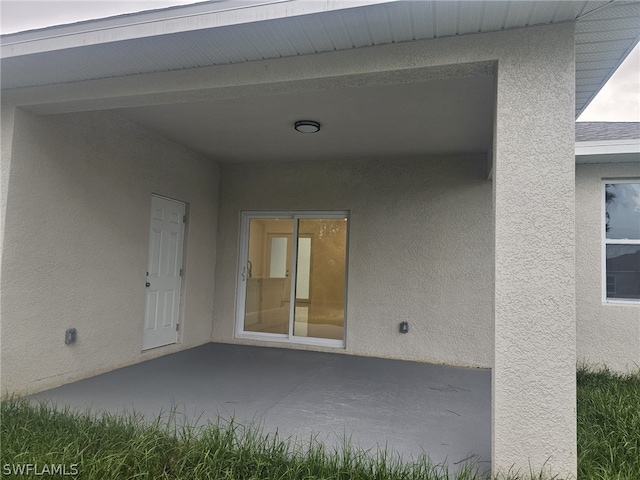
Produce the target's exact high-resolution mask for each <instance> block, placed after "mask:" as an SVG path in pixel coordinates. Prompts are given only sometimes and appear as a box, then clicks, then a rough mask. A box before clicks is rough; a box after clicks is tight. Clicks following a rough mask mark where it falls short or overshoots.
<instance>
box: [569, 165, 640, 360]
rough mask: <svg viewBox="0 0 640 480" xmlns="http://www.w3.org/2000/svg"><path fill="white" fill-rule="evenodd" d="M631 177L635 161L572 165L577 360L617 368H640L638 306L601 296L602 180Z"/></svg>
mask: <svg viewBox="0 0 640 480" xmlns="http://www.w3.org/2000/svg"><path fill="white" fill-rule="evenodd" d="M631 178H636V179H640V163H627V164H595V165H578V166H577V167H576V204H577V205H578V208H577V211H576V312H577V317H578V337H577V338H578V342H577V343H578V360H579V361H580V362H585V363H587V364H589V365H606V366H607V367H609V368H611V369H613V370H617V371H620V372H627V371H637V369H638V368H639V367H640V305H629V304H626V305H624V304H615V303H603V301H602V215H603V212H602V196H603V187H602V180H603V179H631Z"/></svg>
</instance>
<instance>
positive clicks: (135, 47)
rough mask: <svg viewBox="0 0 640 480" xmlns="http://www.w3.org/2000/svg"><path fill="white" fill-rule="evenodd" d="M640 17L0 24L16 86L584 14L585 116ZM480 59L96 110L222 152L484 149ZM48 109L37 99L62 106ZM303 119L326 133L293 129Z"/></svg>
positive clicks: (461, 12)
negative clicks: (468, 68) (449, 66)
mask: <svg viewBox="0 0 640 480" xmlns="http://www.w3.org/2000/svg"><path fill="white" fill-rule="evenodd" d="M639 17H640V1H634V2H625V1H615V2H611V1H591V2H589V1H574V2H538V1H501V2H490V1H489V2H487V1H466V2H457V1H450V2H442V1H384V0H369V1H364V0H361V1H355V2H350V1H344V2H329V1H326V2H325V1H306V0H280V1H230V0H222V1H214V2H203V3H199V4H196V5H190V6H181V7H173V8H169V9H164V10H157V11H149V12H142V13H136V14H131V15H122V16H118V17H112V18H107V19H100V20H93V21H88V22H80V23H77V24H71V25H63V26H57V27H50V28H46V29H40V30H33V31H29V32H22V33H16V34H10V35H5V36H3V37H2V47H1V52H2V60H1V61H2V65H1V67H2V68H1V70H0V71H1V75H2V88H3V89H16V88H19V87H37V86H46V85H55V84H60V83H68V82H81V81H85V80H99V79H107V78H112V77H126V76H133V75H137V74H144V73H150V72H165V71H178V70H186V69H194V68H197V67H206V66H216V65H227V64H238V63H245V62H251V61H259V60H265V59H276V58H284V57H294V56H301V55H313V54H316V53H322V52H330V51H340V50H350V49H356V48H363V47H370V46H375V45H384V44H389V43H400V42H410V41H413V40H420V39H434V38H440V37H449V36H456V35H467V34H475V33H483V32H492V31H499V30H506V29H513V28H522V27H526V26H531V25H539V24H554V23H562V22H573V21H577V27H576V28H577V33H576V68H577V70H576V100H577V105H576V112H577V114H578V113H579V112H580V111H581V110H582V109H583V108H584V107H585V106H586V104H587V103H588V102H589V101H590V100H591V98H592V97H593V96H594V95H595V94H596V93H597V91H598V90H599V89H600V88H601V86H602V85H603V84H604V82H605V81H606V80H607V79H608V77H609V76H610V75H611V74H612V73H613V71H614V70H615V68H617V66H618V65H619V64H620V63H621V62H622V60H623V59H624V57H625V56H626V55H627V54H628V52H629V51H630V50H631V49H632V48H633V46H634V45H635V43H637V39H638V33H639V29H638V18H639ZM480 70H481V73H480V74H478V73H477V72H475V74H473V75H471V74H468V72H467V74H463V75H457V74H454V75H445V77H442V76H441V75H433V76H432V77H433V79H431V80H428V81H423V82H415V83H404V84H393V85H391V84H390V85H385V84H382V85H377V84H374V85H370V86H361V85H360V86H358V88H346V87H344V86H342V87H341V88H319V89H315V90H308V91H297V92H280V93H278V94H270V95H263V96H260V95H255V96H252V97H250V98H248V97H247V98H233V99H206V98H198V99H197V101H195V100H193V99H192V100H189V102H190V103H184V101H182V102H181V101H162V102H160V103H162V104H158V105H153V104H145V103H143V104H135V103H133V104H131V106H130V107H129V108H121V107H122V106H123V105H110V106H109V107H102V108H109V109H114V108H115V109H116V110H115V111H116V112H118V113H119V114H121V115H123V116H125V117H127V118H128V119H130V120H132V121H134V122H136V123H138V124H140V125H143V126H145V127H146V128H149V129H151V130H153V131H156V132H158V133H160V134H161V135H163V136H165V137H167V138H169V139H171V140H174V141H176V142H178V143H180V144H182V145H184V146H186V147H187V148H190V149H192V150H194V151H197V152H199V153H201V154H203V155H205V156H207V157H209V158H212V159H214V160H216V161H217V162H219V163H234V162H246V161H261V160H266V161H273V160H284V161H287V160H300V159H304V160H318V159H328V158H331V159H339V158H375V157H380V156H386V157H389V156H394V157H398V156H412V155H424V154H425V153H428V154H453V153H486V152H489V151H490V150H491V142H492V130H491V125H492V124H493V107H492V105H493V103H494V73H495V72H494V71H492V69H491V68H489V67H487V68H484V70H482V69H480ZM432 77H431V76H430V77H429V78H432ZM443 78H446V80H444V79H443ZM125 105H126V104H125ZM134 105H135V106H134ZM42 107H44V110H42ZM47 108H50V107H49V106H37V105H33V106H32V110H33V111H34V112H37V113H61V112H59V111H52V110H49V111H47V110H46V109H47ZM52 108H56V107H55V105H54V106H53V107H52ZM39 109H40V110H39ZM96 109H100V108H97V107H96ZM69 111H71V110H69ZM300 119H310V120H317V121H319V122H320V123H321V124H322V129H321V131H320V133H319V134H316V135H301V134H299V133H297V132H295V131H294V129H293V123H294V121H296V120H300Z"/></svg>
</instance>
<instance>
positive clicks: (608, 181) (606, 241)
mask: <svg viewBox="0 0 640 480" xmlns="http://www.w3.org/2000/svg"><path fill="white" fill-rule="evenodd" d="M621 183H640V178H604V179H602V188H601V189H600V200H601V205H602V212H601V214H600V217H601V226H600V231H601V236H602V242H601V244H602V254H601V257H602V268H601V270H602V282H601V283H602V303H605V304H626V305H640V300H636V299H631V298H608V297H607V245H640V239H626V238H607V231H606V228H607V218H606V213H607V202H606V193H605V192H606V188H607V185H612V184H621Z"/></svg>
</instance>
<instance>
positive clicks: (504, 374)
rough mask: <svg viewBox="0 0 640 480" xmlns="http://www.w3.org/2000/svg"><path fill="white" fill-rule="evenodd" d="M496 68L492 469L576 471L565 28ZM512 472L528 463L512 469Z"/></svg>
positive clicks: (531, 41) (569, 68)
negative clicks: (512, 465)
mask: <svg viewBox="0 0 640 480" xmlns="http://www.w3.org/2000/svg"><path fill="white" fill-rule="evenodd" d="M532 33H533V32H528V31H525V32H523V34H522V36H521V38H520V41H519V42H517V43H514V44H512V45H511V51H510V53H509V55H505V56H504V57H503V58H501V59H500V61H499V67H498V82H497V104H496V111H497V113H496V126H495V132H494V135H495V144H494V152H495V156H494V165H493V175H494V176H493V178H494V182H493V185H494V224H495V352H494V354H495V362H494V368H493V451H494V456H493V461H494V464H493V468H494V469H505V470H506V469H509V468H510V467H511V464H510V462H511V461H512V460H516V459H523V458H525V457H528V463H529V465H530V467H531V469H532V470H533V472H538V471H539V470H540V469H542V468H545V469H548V470H550V471H552V472H554V473H556V474H560V476H570V475H575V473H576V455H577V452H576V416H575V408H576V403H575V400H576V399H575V388H576V386H575V365H576V320H575V261H574V255H575V234H574V228H575V226H574V217H575V214H574V205H575V199H574V190H575V188H574V186H575V182H574V175H575V171H574V170H575V160H574V118H573V105H574V98H573V97H574V87H573V85H574V31H573V25H563V26H559V27H558V28H555V29H548V30H547V32H546V34H545V35H533V34H532ZM516 468H524V469H525V471H526V473H529V468H528V466H527V465H526V464H524V465H523V464H522V463H521V460H520V462H517V463H516Z"/></svg>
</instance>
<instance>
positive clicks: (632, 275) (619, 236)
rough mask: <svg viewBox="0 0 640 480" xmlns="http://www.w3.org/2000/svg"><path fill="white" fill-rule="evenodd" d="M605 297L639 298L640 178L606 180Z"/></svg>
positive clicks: (631, 300)
mask: <svg viewBox="0 0 640 480" xmlns="http://www.w3.org/2000/svg"><path fill="white" fill-rule="evenodd" d="M603 202H604V219H603V238H604V241H603V276H604V282H603V292H604V299H605V301H608V302H611V301H614V302H640V180H615V181H612V180H610V181H605V182H604V194H603Z"/></svg>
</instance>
